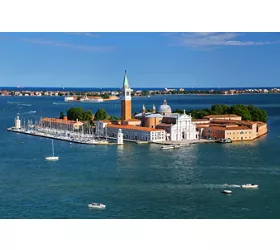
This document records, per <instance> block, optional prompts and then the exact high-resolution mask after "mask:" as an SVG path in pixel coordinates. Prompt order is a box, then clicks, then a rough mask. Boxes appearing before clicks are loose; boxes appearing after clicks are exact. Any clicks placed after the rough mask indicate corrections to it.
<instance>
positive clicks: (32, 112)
mask: <svg viewBox="0 0 280 250" xmlns="http://www.w3.org/2000/svg"><path fill="white" fill-rule="evenodd" d="M35 113H36V111H35V110H31V111H28V112H24V113H22V115H27V114H35Z"/></svg>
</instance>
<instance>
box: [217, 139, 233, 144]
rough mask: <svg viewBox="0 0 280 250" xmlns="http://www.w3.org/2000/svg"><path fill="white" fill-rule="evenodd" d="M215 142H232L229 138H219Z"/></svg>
mask: <svg viewBox="0 0 280 250" xmlns="http://www.w3.org/2000/svg"><path fill="white" fill-rule="evenodd" d="M216 142H217V143H232V140H231V139H230V138H227V139H220V140H217V141H216Z"/></svg>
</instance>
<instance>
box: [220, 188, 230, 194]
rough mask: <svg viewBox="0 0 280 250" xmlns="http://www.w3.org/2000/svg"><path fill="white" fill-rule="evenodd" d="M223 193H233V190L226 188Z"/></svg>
mask: <svg viewBox="0 0 280 250" xmlns="http://www.w3.org/2000/svg"><path fill="white" fill-rule="evenodd" d="M222 193H223V194H232V191H231V190H226V189H225V190H223V191H222Z"/></svg>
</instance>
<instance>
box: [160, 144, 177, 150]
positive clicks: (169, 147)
mask: <svg viewBox="0 0 280 250" xmlns="http://www.w3.org/2000/svg"><path fill="white" fill-rule="evenodd" d="M180 147H181V146H180V145H170V146H162V147H161V149H178V148H180Z"/></svg>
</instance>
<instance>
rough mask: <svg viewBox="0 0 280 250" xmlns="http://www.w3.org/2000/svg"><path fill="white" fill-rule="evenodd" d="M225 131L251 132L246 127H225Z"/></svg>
mask: <svg viewBox="0 0 280 250" xmlns="http://www.w3.org/2000/svg"><path fill="white" fill-rule="evenodd" d="M225 129H226V130H251V129H250V128H248V127H246V126H238V127H226V128H225Z"/></svg>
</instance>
